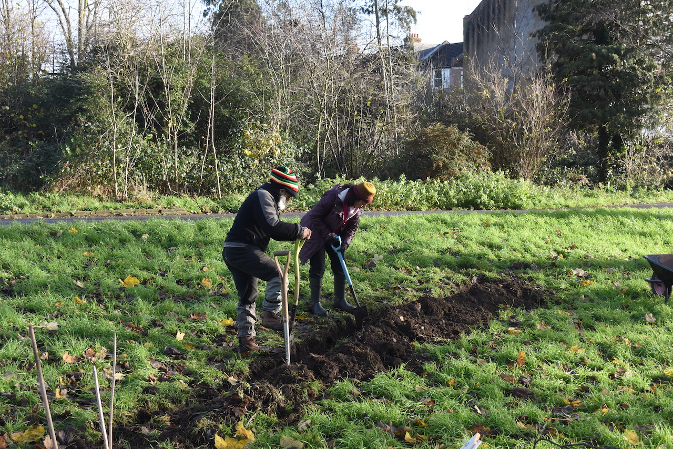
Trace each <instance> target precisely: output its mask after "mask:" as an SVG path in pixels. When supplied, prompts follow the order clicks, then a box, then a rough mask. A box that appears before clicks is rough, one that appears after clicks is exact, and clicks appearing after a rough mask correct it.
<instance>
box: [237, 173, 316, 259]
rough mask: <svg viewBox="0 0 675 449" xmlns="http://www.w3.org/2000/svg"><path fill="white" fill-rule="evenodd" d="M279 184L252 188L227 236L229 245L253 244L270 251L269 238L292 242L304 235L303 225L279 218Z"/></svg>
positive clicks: (267, 184)
mask: <svg viewBox="0 0 675 449" xmlns="http://www.w3.org/2000/svg"><path fill="white" fill-rule="evenodd" d="M280 195H281V194H280V193H279V187H277V186H275V185H273V184H272V183H266V184H263V185H262V186H260V187H259V188H258V189H257V190H255V191H253V192H252V193H251V194H250V195H249V196H248V197H247V198H246V199H245V200H244V202H243V203H242V204H241V207H240V208H239V211H238V212H237V216H236V217H235V219H234V223H233V224H232V228H230V230H229V232H228V233H227V237H225V245H224V246H226V247H236V246H239V247H241V246H246V245H254V246H257V247H258V248H260V249H261V250H262V251H267V246H268V245H269V243H270V238H273V239H274V240H280V241H293V240H297V239H299V238H301V237H302V235H303V227H302V226H301V225H299V224H297V223H286V222H283V221H281V219H280V218H279V206H277V202H278V201H279V197H280Z"/></svg>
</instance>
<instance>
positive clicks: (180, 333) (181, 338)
mask: <svg viewBox="0 0 675 449" xmlns="http://www.w3.org/2000/svg"><path fill="white" fill-rule="evenodd" d="M183 337H185V332H181V331H177V332H176V340H178V341H183Z"/></svg>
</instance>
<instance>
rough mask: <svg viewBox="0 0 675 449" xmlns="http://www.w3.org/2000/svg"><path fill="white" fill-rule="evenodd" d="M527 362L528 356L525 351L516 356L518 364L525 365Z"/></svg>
mask: <svg viewBox="0 0 675 449" xmlns="http://www.w3.org/2000/svg"><path fill="white" fill-rule="evenodd" d="M526 362H527V357H526V356H525V353H524V352H523V351H521V352H519V353H518V357H516V364H517V365H518V366H523V365H524V364H525V363H526Z"/></svg>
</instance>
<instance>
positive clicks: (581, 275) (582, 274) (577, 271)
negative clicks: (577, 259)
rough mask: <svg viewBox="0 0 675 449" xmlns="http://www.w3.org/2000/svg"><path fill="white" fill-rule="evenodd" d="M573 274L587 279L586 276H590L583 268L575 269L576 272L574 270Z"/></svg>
mask: <svg viewBox="0 0 675 449" xmlns="http://www.w3.org/2000/svg"><path fill="white" fill-rule="evenodd" d="M572 274H573V275H575V276H578V277H580V278H585V277H586V276H588V273H586V272H585V271H584V270H582V269H581V268H575V269H574V270H572Z"/></svg>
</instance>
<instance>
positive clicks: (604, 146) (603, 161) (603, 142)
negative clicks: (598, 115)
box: [598, 125, 609, 183]
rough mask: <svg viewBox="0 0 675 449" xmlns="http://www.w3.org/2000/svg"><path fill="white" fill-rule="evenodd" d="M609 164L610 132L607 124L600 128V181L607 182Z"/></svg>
mask: <svg viewBox="0 0 675 449" xmlns="http://www.w3.org/2000/svg"><path fill="white" fill-rule="evenodd" d="M608 164H609V132H608V131H607V127H606V126H605V125H601V126H600V128H599V129H598V181H599V182H602V183H606V182H607V177H608V176H607V175H608V174H609V173H608V172H609V170H608V168H609V167H608Z"/></svg>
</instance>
